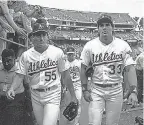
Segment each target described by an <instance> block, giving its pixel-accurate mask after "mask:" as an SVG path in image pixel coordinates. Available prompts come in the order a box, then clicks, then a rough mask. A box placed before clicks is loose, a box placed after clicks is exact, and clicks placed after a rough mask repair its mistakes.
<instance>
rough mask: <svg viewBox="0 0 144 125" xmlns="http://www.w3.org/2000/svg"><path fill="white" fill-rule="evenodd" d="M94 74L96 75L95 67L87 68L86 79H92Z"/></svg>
mask: <svg viewBox="0 0 144 125" xmlns="http://www.w3.org/2000/svg"><path fill="white" fill-rule="evenodd" d="M93 73H94V69H93V67H92V66H89V67H87V69H86V72H85V74H86V77H87V78H88V77H91V76H92V75H93Z"/></svg>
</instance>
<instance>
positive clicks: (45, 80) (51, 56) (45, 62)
mask: <svg viewBox="0 0 144 125" xmlns="http://www.w3.org/2000/svg"><path fill="white" fill-rule="evenodd" d="M18 66H19V70H18V71H17V73H20V74H23V75H27V76H28V81H29V84H30V86H31V87H32V88H34V89H36V88H46V87H50V86H53V85H59V84H60V79H61V72H62V71H65V70H67V69H68V67H66V66H65V61H64V53H63V51H62V50H61V49H59V48H57V47H54V46H52V45H49V46H48V48H47V50H46V51H44V52H43V53H39V52H37V51H36V50H35V49H34V48H31V49H29V50H28V51H26V52H24V53H23V55H22V56H21V58H20V61H19V65H18Z"/></svg>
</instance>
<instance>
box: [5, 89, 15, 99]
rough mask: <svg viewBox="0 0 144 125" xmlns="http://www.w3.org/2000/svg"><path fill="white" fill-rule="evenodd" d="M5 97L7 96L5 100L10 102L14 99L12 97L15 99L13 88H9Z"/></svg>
mask: <svg viewBox="0 0 144 125" xmlns="http://www.w3.org/2000/svg"><path fill="white" fill-rule="evenodd" d="M6 96H7V98H8V99H10V100H13V99H14V97H15V92H14V90H13V88H10V89H9V90H8V91H7V93H6Z"/></svg>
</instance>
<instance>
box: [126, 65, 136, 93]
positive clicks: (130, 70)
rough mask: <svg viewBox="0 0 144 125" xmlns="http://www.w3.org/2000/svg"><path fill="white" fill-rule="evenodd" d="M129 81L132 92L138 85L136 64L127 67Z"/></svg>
mask: <svg viewBox="0 0 144 125" xmlns="http://www.w3.org/2000/svg"><path fill="white" fill-rule="evenodd" d="M127 77H128V83H129V85H130V92H132V91H133V90H134V89H135V88H136V87H137V76H136V71H135V67H134V66H130V67H129V68H128V69H127Z"/></svg>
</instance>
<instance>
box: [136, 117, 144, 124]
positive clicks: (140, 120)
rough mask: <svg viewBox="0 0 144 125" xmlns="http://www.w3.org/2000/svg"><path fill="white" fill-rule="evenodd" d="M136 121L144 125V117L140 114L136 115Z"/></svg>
mask: <svg viewBox="0 0 144 125" xmlns="http://www.w3.org/2000/svg"><path fill="white" fill-rule="evenodd" d="M135 122H136V123H138V125H143V118H141V117H140V116H137V117H135Z"/></svg>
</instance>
